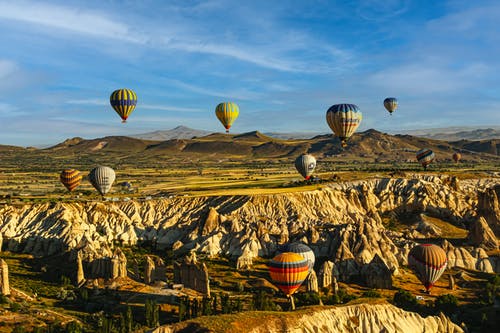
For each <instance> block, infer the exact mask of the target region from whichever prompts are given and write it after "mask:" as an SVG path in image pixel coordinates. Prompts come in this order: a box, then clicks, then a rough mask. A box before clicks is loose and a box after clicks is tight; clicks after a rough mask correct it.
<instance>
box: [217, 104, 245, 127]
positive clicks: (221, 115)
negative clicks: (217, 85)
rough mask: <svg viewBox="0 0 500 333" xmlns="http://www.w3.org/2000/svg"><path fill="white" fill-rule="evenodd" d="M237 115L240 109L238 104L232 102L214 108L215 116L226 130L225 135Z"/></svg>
mask: <svg viewBox="0 0 500 333" xmlns="http://www.w3.org/2000/svg"><path fill="white" fill-rule="evenodd" d="M239 114H240V108H239V107H238V104H236V103H233V102H224V103H220V104H219V105H217V106H216V107H215V115H216V116H217V118H218V119H219V121H220V122H221V123H222V125H223V126H224V128H225V129H226V133H229V128H231V125H233V122H234V121H235V120H236V118H238V115H239Z"/></svg>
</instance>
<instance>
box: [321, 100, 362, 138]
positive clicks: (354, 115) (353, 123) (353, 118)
mask: <svg viewBox="0 0 500 333" xmlns="http://www.w3.org/2000/svg"><path fill="white" fill-rule="evenodd" d="M362 119H363V115H362V114H361V112H360V111H359V108H358V107H357V106H356V105H354V104H335V105H332V106H331V107H330V108H329V109H328V111H326V122H327V123H328V126H330V128H331V129H332V131H333V133H335V135H336V136H338V137H339V139H340V143H341V145H342V147H345V146H347V140H348V139H349V137H350V136H351V135H353V134H354V132H356V129H357V128H358V126H359V124H360V123H361V120H362Z"/></svg>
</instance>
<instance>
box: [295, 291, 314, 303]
mask: <svg viewBox="0 0 500 333" xmlns="http://www.w3.org/2000/svg"><path fill="white" fill-rule="evenodd" d="M294 297H295V300H296V304H297V306H306V305H318V304H319V303H320V297H319V294H318V293H315V292H307V293H298V294H295V295H294Z"/></svg>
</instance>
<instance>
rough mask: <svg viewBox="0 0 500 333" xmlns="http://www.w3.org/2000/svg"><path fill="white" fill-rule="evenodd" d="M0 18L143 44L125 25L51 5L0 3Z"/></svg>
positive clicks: (98, 16)
mask: <svg viewBox="0 0 500 333" xmlns="http://www.w3.org/2000/svg"><path fill="white" fill-rule="evenodd" d="M0 18H3V19H7V20H14V21H20V22H24V23H32V24H39V25H43V26H47V27H51V28H56V29H62V30H68V31H72V32H77V33H81V34H85V35H92V36H96V37H106V38H112V39H120V40H127V41H132V42H137V43H143V42H145V39H144V36H140V35H137V34H134V33H133V32H132V31H131V29H130V28H129V26H127V25H126V24H123V23H120V22H116V21H114V20H112V19H111V18H109V17H106V16H104V15H102V14H101V13H98V12H92V11H88V10H80V9H77V8H70V7H62V6H55V5H50V4H43V3H39V2H34V1H30V2H25V1H15V2H13V1H3V2H0Z"/></svg>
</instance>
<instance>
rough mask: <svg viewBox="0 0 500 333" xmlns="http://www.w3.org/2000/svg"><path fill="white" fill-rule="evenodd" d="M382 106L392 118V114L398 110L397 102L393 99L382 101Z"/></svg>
mask: <svg viewBox="0 0 500 333" xmlns="http://www.w3.org/2000/svg"><path fill="white" fill-rule="evenodd" d="M384 106H385V108H386V109H387V111H389V113H390V114H391V116H392V113H393V112H394V111H396V109H397V108H398V100H397V99H396V98H395V97H387V98H386V99H384Z"/></svg>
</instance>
